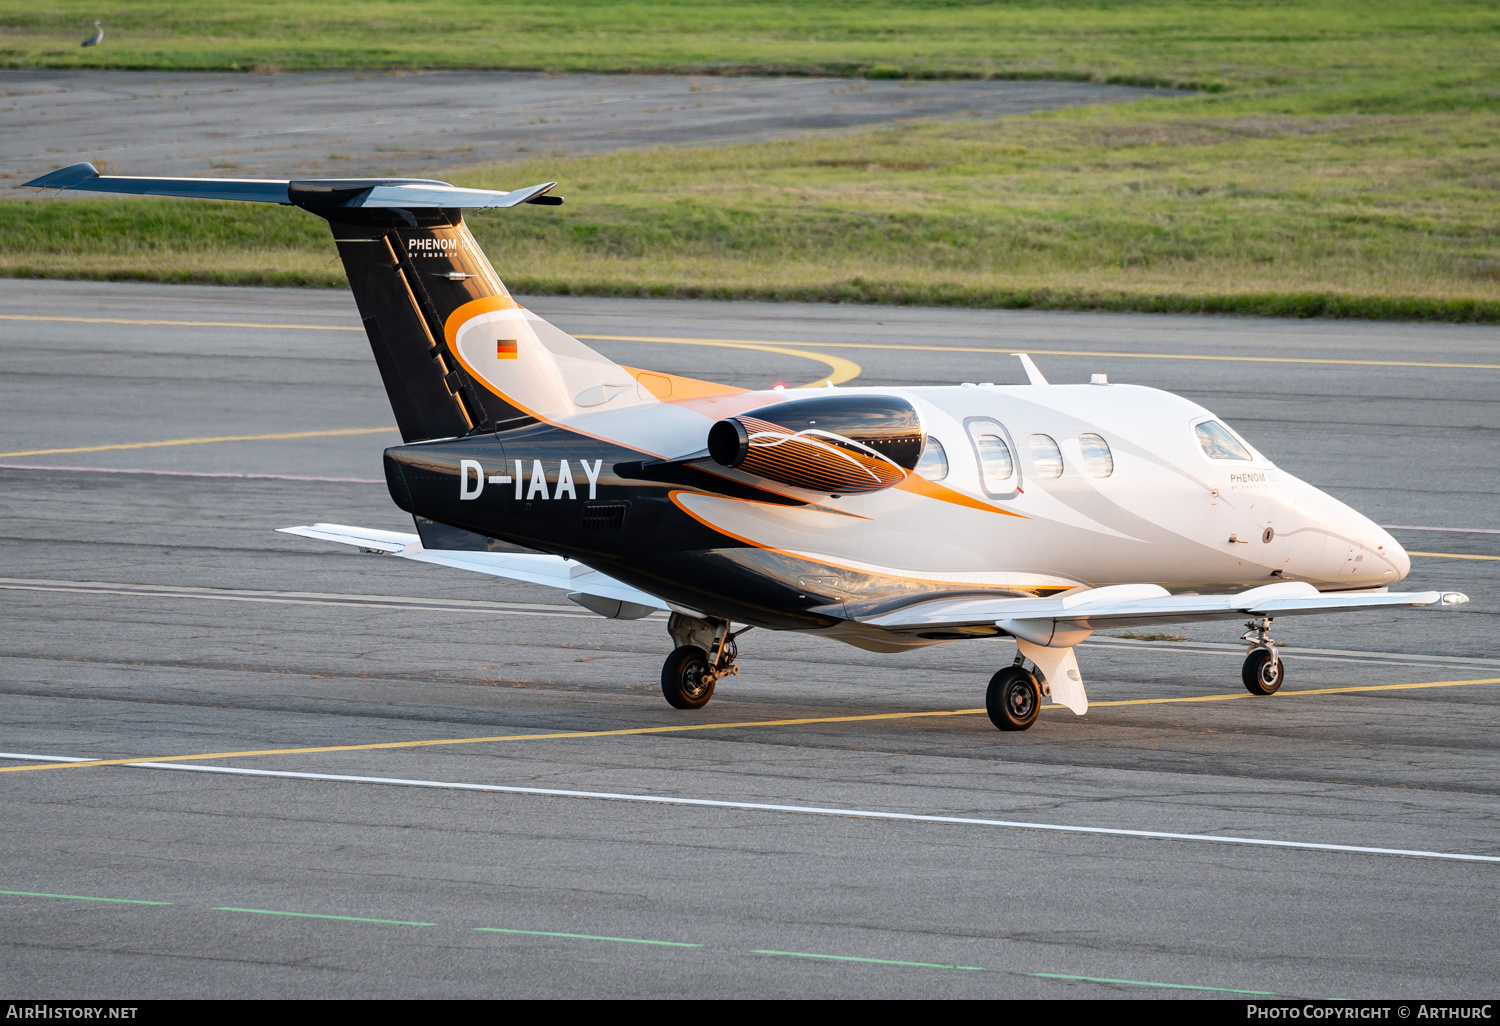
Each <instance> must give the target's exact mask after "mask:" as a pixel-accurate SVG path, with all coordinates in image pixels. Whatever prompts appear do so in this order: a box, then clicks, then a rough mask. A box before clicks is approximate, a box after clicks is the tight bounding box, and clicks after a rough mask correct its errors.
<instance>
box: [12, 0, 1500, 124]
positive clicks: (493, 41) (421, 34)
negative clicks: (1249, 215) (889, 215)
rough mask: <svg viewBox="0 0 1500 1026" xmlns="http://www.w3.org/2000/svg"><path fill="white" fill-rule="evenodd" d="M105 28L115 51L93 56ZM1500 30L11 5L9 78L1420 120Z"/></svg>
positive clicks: (607, 3) (941, 16)
mask: <svg viewBox="0 0 1500 1026" xmlns="http://www.w3.org/2000/svg"><path fill="white" fill-rule="evenodd" d="M95 18H102V19H103V20H104V23H105V31H106V37H105V42H104V45H102V46H99V47H91V48H88V49H83V48H80V47H79V46H78V41H79V40H80V39H81V38H82V37H83V36H84V35H86V34H87V33H88V32H89V31H91V29H92V23H93V19H95ZM1497 27H1500V12H1497V11H1496V9H1495V7H1494V5H1493V4H1490V3H1485V2H1472V0H1471V2H1463V0H1448V2H1431V0H1428V2H1420V0H1414V2H1406V3H1394V2H1390V0H1312V2H1307V0H1302V2H1282V3H1275V2H1260V0H1253V2H1252V0H1217V2H1215V0H1194V2H1175V3H1174V2H1139V3H1121V2H1097V0H1095V2H1078V0H1052V2H1013V3H981V2H971V3H964V2H953V0H824V2H821V3H816V4H814V3H794V2H787V0H758V2H757V0H749V2H746V0H738V2H735V3H722V4H706V3H702V2H700V0H654V2H651V0H646V2H642V0H555V2H538V0H531V2H527V0H515V2H506V3H498V2H494V0H400V2H389V0H363V2H348V0H345V2H337V0H323V2H320V3H316V4H312V3H307V2H305V0H238V2H232V3H221V4H215V5H207V4H202V3H197V2H192V0H155V2H151V0H129V2H125V0H114V2H109V0H103V2H101V0H51V2H49V3H47V4H45V5H39V4H35V3H30V2H21V0H7V2H6V3H5V4H4V5H3V6H0V63H4V64H5V65H7V66H11V67H110V68H178V69H231V70H254V69H266V70H279V69H313V68H381V69H384V68H451V67H463V68H539V69H547V70H554V71H643V70H670V71H701V72H723V71H755V72H782V73H794V74H806V73H813V72H835V73H839V74H867V75H874V76H877V77H892V76H923V75H965V76H995V75H999V76H1016V77H1045V78H1097V79H1101V80H1107V81H1118V82H1139V83H1162V84H1188V85H1197V86H1207V87H1232V88H1255V89H1261V88H1283V87H1285V86H1288V85H1306V84H1308V83H1313V82H1316V83H1320V84H1322V85H1323V86H1325V87H1326V86H1329V85H1333V84H1336V83H1341V82H1342V83H1353V82H1362V83H1364V85H1365V87H1367V88H1368V89H1369V90H1370V91H1371V92H1372V93H1373V94H1375V95H1372V96H1371V99H1373V100H1375V101H1376V102H1383V103H1394V104H1396V105H1404V104H1406V103H1408V102H1409V100H1410V97H1409V95H1408V92H1409V90H1407V89H1406V88H1405V87H1406V86H1407V85H1408V84H1409V83H1410V81H1411V80H1413V78H1414V77H1415V78H1419V79H1422V80H1424V81H1426V82H1430V83H1441V85H1442V87H1443V88H1444V89H1445V90H1447V91H1449V92H1454V93H1466V92H1467V93H1469V94H1476V95H1477V94H1482V93H1484V92H1485V91H1486V90H1487V89H1492V88H1493V86H1494V85H1495V83H1496V77H1495V68H1496V62H1495V60H1494V59H1493V58H1494V56H1495V50H1496V46H1497V42H1500V40H1497V38H1496V31H1497ZM1392 71H1396V72H1397V73H1398V74H1397V75H1396V76H1394V77H1393V76H1391V75H1390V72H1392ZM1398 79H1399V81H1398ZM1420 91H1422V92H1426V90H1425V89H1423V90H1420ZM1490 102H1493V97H1492V96H1491V97H1490Z"/></svg>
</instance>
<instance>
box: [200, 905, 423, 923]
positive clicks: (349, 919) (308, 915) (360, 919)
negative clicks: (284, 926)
mask: <svg viewBox="0 0 1500 1026" xmlns="http://www.w3.org/2000/svg"><path fill="white" fill-rule="evenodd" d="M214 911H215V912H254V913H255V914H256V915H262V916H298V917H300V918H303V919H338V920H340V921H342V922H346V923H385V924H386V925H388V926H436V925H437V923H408V922H406V921H405V920H403V919H366V918H365V917H364V916H323V915H319V914H318V913H316V912H277V911H276V910H274V909H269V908H215V909H214Z"/></svg>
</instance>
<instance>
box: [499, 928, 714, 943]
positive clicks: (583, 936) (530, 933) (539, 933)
mask: <svg viewBox="0 0 1500 1026" xmlns="http://www.w3.org/2000/svg"><path fill="white" fill-rule="evenodd" d="M474 929H475V931H477V932H479V933H515V934H521V935H523V936H526V937H564V938H566V939H568V940H591V941H614V942H616V943H618V944H660V945H662V946H663V947H668V948H701V947H703V945H702V944H686V943H684V942H682V941H663V940H643V939H641V938H640V937H596V936H594V935H593V934H588V933H554V932H552V931H550V930H504V929H501V928H500V927H498V926H476V927H474Z"/></svg>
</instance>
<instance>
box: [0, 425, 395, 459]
mask: <svg viewBox="0 0 1500 1026" xmlns="http://www.w3.org/2000/svg"><path fill="white" fill-rule="evenodd" d="M395 430H397V428H396V425H394V424H392V425H391V426H390V427H378V428H337V429H335V430H332V431H287V432H283V433H281V434H276V435H220V436H218V437H215V438H168V439H166V440H165V441H160V442H122V443H120V444H118V445H78V446H74V447H72V448H70V449H26V450H24V451H22V452H0V459H11V458H12V457H15V456H57V455H60V454H62V453H72V452H110V451H113V450H116V449H159V448H161V447H162V446H166V445H207V444H208V443H209V442H279V441H283V440H285V439H288V438H331V437H333V436H335V435H373V434H379V433H380V432H382V431H395Z"/></svg>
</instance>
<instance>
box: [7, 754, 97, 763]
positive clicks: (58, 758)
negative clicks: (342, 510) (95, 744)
mask: <svg viewBox="0 0 1500 1026" xmlns="http://www.w3.org/2000/svg"><path fill="white" fill-rule="evenodd" d="M0 759H20V760H22V761H26V760H30V759H45V760H46V761H47V762H95V761H96V760H94V759H80V758H78V757H77V756H75V755H32V754H30V753H28V752H0Z"/></svg>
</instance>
